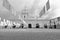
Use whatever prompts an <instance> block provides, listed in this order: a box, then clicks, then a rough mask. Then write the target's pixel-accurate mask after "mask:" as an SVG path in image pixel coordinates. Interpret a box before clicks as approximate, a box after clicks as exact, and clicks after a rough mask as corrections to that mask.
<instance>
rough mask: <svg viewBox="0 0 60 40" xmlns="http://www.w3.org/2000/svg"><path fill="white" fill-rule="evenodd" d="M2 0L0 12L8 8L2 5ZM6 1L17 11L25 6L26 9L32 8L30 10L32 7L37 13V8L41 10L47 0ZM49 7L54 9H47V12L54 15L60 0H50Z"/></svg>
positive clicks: (58, 7) (0, 1) (0, 0)
mask: <svg viewBox="0 0 60 40" xmlns="http://www.w3.org/2000/svg"><path fill="white" fill-rule="evenodd" d="M2 1H3V0H0V11H1V12H3V11H4V12H3V13H5V12H8V10H7V9H6V8H5V7H3V5H2V4H3V2H2ZM8 1H9V3H10V4H11V5H12V6H13V7H14V9H15V10H17V11H21V10H22V9H24V8H25V7H27V8H28V9H30V8H32V10H33V9H34V10H37V12H36V11H35V13H39V11H38V10H41V8H42V7H43V6H44V5H45V2H46V1H47V0H38V1H37V0H8ZM37 4H38V5H37ZM50 7H51V8H50V9H55V10H54V11H52V10H51V11H49V13H50V14H54V15H56V14H57V10H60V0H50ZM51 12H52V13H51ZM59 13H60V12H59ZM59 13H58V15H59ZM35 15H36V16H37V15H38V14H35ZM58 15H57V16H58ZM59 16H60V15H59ZM46 17H47V16H46Z"/></svg>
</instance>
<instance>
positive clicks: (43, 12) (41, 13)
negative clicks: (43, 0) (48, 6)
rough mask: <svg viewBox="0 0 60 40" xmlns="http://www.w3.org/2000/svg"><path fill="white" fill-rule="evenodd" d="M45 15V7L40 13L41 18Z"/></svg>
mask: <svg viewBox="0 0 60 40" xmlns="http://www.w3.org/2000/svg"><path fill="white" fill-rule="evenodd" d="M44 14H45V6H44V7H43V9H42V10H41V12H40V13H39V15H40V17H41V16H42V15H44Z"/></svg>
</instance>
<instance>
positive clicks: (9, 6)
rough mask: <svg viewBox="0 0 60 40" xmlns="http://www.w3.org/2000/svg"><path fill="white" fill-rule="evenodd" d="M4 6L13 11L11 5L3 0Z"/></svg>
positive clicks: (6, 0)
mask: <svg viewBox="0 0 60 40" xmlns="http://www.w3.org/2000/svg"><path fill="white" fill-rule="evenodd" d="M3 6H4V7H5V8H6V9H8V10H11V8H12V7H11V5H10V4H9V2H8V0H3Z"/></svg>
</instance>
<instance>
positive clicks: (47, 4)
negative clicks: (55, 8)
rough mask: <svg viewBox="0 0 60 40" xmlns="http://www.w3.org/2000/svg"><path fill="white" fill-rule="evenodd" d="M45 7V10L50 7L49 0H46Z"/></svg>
mask: <svg viewBox="0 0 60 40" xmlns="http://www.w3.org/2000/svg"><path fill="white" fill-rule="evenodd" d="M46 8H47V10H49V9H50V3H49V0H48V1H47V3H46Z"/></svg>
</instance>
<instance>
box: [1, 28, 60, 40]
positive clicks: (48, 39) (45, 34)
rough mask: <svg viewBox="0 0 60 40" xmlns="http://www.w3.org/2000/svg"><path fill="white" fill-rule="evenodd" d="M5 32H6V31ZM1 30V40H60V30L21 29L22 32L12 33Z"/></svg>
mask: <svg viewBox="0 0 60 40" xmlns="http://www.w3.org/2000/svg"><path fill="white" fill-rule="evenodd" d="M4 30H5V31H4ZM4 30H3V31H4V32H2V31H1V30H0V40H60V30H59V29H57V30H55V29H54V30H53V29H52V30H51V29H50V30H49V29H43V30H42V29H31V30H30V29H27V31H26V29H24V30H23V31H22V29H20V30H21V31H16V29H15V32H13V31H14V30H11V32H8V31H6V30H7V29H4Z"/></svg>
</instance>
